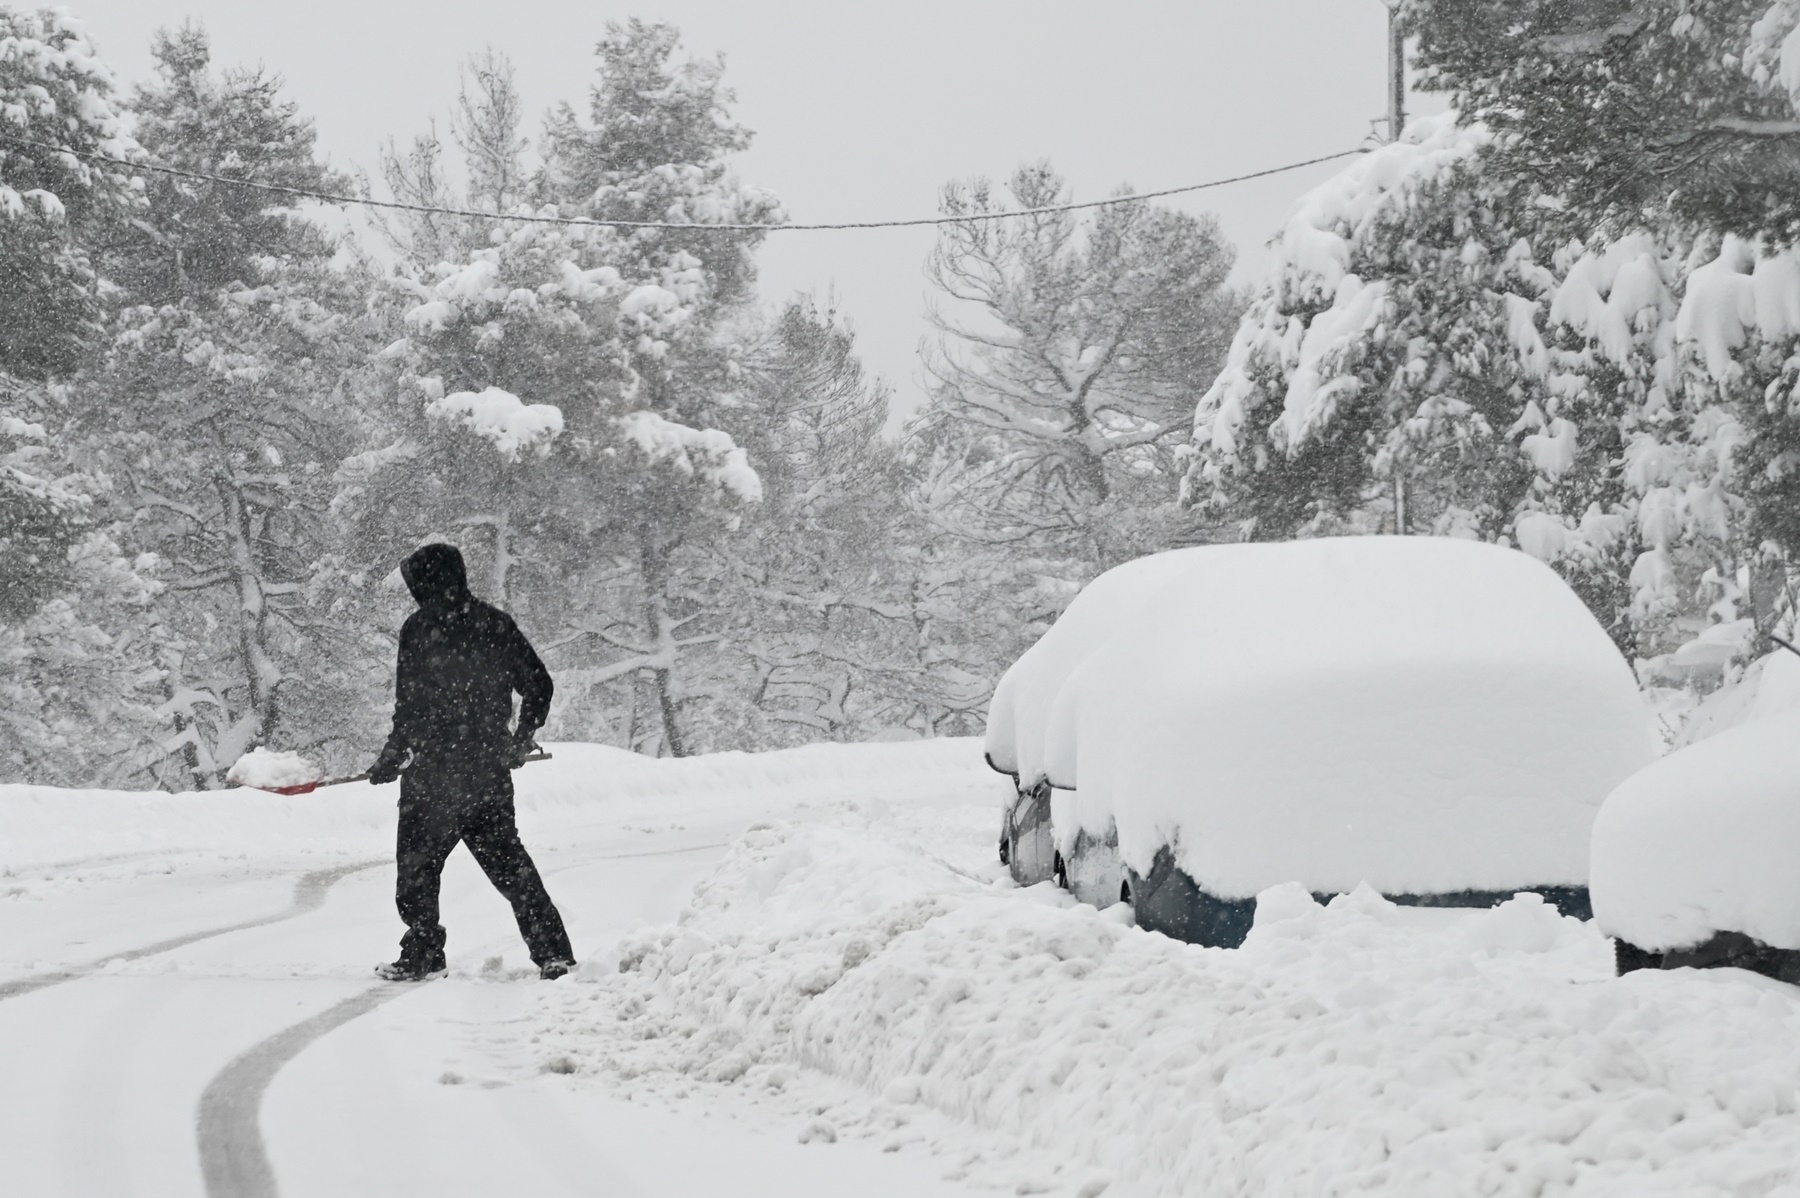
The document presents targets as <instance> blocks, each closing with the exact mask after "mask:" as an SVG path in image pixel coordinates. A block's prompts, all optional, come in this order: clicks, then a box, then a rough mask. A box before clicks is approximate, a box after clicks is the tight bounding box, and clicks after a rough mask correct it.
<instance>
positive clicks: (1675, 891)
mask: <svg viewBox="0 0 1800 1198" xmlns="http://www.w3.org/2000/svg"><path fill="white" fill-rule="evenodd" d="M1796 845H1800V711H1793V710H1789V711H1783V712H1781V713H1779V714H1776V715H1771V716H1769V717H1768V718H1766V719H1758V720H1755V721H1753V722H1750V723H1744V724H1739V725H1738V726H1736V727H1733V728H1729V729H1727V730H1725V731H1723V732H1720V733H1718V734H1717V735H1716V736H1712V737H1709V738H1708V739H1706V740H1703V741H1700V742H1699V743H1697V744H1692V745H1689V746H1687V747H1685V748H1681V749H1677V750H1676V751H1675V752H1673V753H1670V754H1669V755H1668V756H1667V757H1664V758H1662V759H1661V760H1659V761H1657V762H1655V763H1654V764H1652V765H1650V766H1648V767H1647V768H1645V769H1643V770H1641V771H1639V772H1638V773H1636V774H1633V775H1632V776H1631V777H1630V778H1627V779H1626V780H1625V781H1624V782H1623V783H1621V784H1620V785H1619V787H1618V788H1617V789H1616V790H1614V791H1613V792H1612V794H1611V795H1609V796H1608V797H1607V799H1606V802H1605V803H1604V804H1603V805H1602V806H1601V808H1600V814H1599V816H1598V818H1597V819H1596V820H1595V822H1594V843H1593V860H1592V865H1591V879H1592V888H1593V900H1594V919H1595V923H1596V925H1597V926H1598V927H1599V929H1600V930H1601V931H1602V932H1605V933H1606V934H1607V935H1609V936H1611V937H1613V938H1614V943H1615V949H1616V952H1617V958H1618V968H1619V972H1620V973H1621V974H1624V973H1629V972H1631V971H1632V970H1635V969H1645V968H1663V969H1675V968H1679V967H1681V966H1737V967H1739V968H1743V969H1749V970H1753V971H1755V972H1757V973H1762V974H1767V975H1768V976H1770V977H1775V978H1779V979H1780V980H1782V981H1785V982H1794V983H1800V870H1797V869H1796V868H1795V866H1794V849H1795V846H1796Z"/></svg>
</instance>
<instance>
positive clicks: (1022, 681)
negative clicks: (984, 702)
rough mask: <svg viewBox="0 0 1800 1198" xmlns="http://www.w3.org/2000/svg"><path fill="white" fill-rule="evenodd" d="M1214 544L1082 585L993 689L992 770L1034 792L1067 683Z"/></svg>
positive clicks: (1141, 561) (1155, 557) (1138, 562)
mask: <svg viewBox="0 0 1800 1198" xmlns="http://www.w3.org/2000/svg"><path fill="white" fill-rule="evenodd" d="M1211 548H1212V547H1211V546H1199V547H1197V548H1192V549H1172V550H1169V551H1168V552H1166V553H1155V554H1151V555H1150V556H1148V557H1140V558H1136V559H1134V560H1132V561H1129V562H1125V563H1124V564H1122V565H1118V566H1114V567H1113V568H1112V569H1110V570H1108V571H1107V572H1106V573H1104V574H1102V575H1100V577H1098V578H1096V579H1094V581H1092V582H1090V583H1088V584H1087V586H1085V587H1083V588H1082V590H1081V593H1080V594H1079V595H1077V596H1075V598H1074V599H1073V600H1072V601H1071V602H1070V603H1069V606H1068V607H1067V608H1066V609H1065V610H1064V611H1063V613H1062V615H1061V616H1059V617H1057V620H1056V623H1055V624H1052V625H1051V626H1050V630H1049V631H1048V632H1046V633H1044V635H1043V636H1041V637H1039V638H1038V641H1037V643H1036V644H1035V645H1033V646H1032V647H1031V648H1030V649H1027V650H1026V651H1025V652H1024V653H1023V654H1022V655H1021V656H1020V657H1019V660H1018V661H1016V662H1014V663H1013V665H1012V668H1011V669H1009V670H1007V671H1006V673H1005V675H1003V676H1002V677H1001V679H1000V684H999V685H998V686H996V687H995V688H994V697H993V700H992V701H991V702H990V703H989V704H988V721H987V743H986V749H987V758H988V764H990V765H992V766H993V767H994V768H995V769H997V770H1000V771H1001V772H1002V773H1008V774H1016V775H1017V776H1018V778H1019V781H1020V783H1021V784H1022V785H1024V786H1026V787H1030V786H1031V785H1032V784H1033V783H1035V782H1037V781H1038V780H1039V779H1040V778H1042V777H1044V768H1043V744H1044V720H1045V718H1046V717H1047V716H1048V715H1049V714H1050V704H1051V702H1052V701H1053V700H1054V699H1055V697H1056V692H1057V690H1058V688H1060V687H1061V686H1062V684H1063V680H1064V679H1066V678H1068V676H1069V675H1070V674H1071V673H1072V672H1074V670H1075V668H1076V667H1077V666H1079V665H1080V664H1081V663H1082V662H1083V661H1084V660H1086V658H1087V656H1088V654H1090V653H1092V652H1093V651H1094V650H1095V649H1096V648H1097V647H1098V646H1099V645H1100V644H1101V643H1102V642H1104V641H1105V640H1106V639H1107V638H1108V637H1110V636H1112V635H1113V634H1114V633H1116V632H1118V631H1119V630H1120V629H1121V628H1123V627H1125V626H1126V625H1127V624H1129V623H1130V622H1131V617H1132V613H1133V612H1135V611H1136V610H1137V609H1138V608H1140V607H1142V606H1143V605H1144V604H1145V603H1148V602H1149V601H1150V599H1151V597H1152V596H1154V595H1155V594H1156V592H1157V591H1158V590H1160V589H1161V588H1162V586H1163V584H1165V583H1167V582H1168V581H1169V580H1170V579H1172V578H1174V577H1176V576H1177V575H1179V574H1181V573H1182V572H1183V571H1185V570H1189V569H1192V568H1193V566H1194V565H1195V563H1196V562H1197V561H1198V560H1199V558H1198V556H1197V555H1199V554H1202V553H1205V552H1207V551H1208V550H1209V549H1211Z"/></svg>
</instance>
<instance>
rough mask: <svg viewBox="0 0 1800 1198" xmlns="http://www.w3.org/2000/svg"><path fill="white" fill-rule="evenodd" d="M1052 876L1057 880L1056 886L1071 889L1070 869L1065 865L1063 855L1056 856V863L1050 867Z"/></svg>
mask: <svg viewBox="0 0 1800 1198" xmlns="http://www.w3.org/2000/svg"><path fill="white" fill-rule="evenodd" d="M1050 876H1051V877H1053V878H1055V879H1056V884H1057V885H1058V886H1060V887H1062V888H1063V889H1064V890H1067V889H1068V888H1069V867H1068V865H1067V864H1065V863H1064V861H1063V855H1062V854H1061V853H1058V854H1057V855H1056V859H1055V861H1054V862H1052V864H1051V866H1050Z"/></svg>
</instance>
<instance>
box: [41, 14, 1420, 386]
mask: <svg viewBox="0 0 1800 1198" xmlns="http://www.w3.org/2000/svg"><path fill="white" fill-rule="evenodd" d="M68 2H69V4H70V6H71V7H72V8H73V9H74V11H75V12H76V14H77V15H78V16H80V17H82V18H83V19H84V20H85V21H86V23H87V26H88V29H89V31H90V32H91V33H92V35H93V36H94V38H95V39H96V40H97V41H98V42H99V44H100V47H101V49H102V51H103V53H104V54H105V56H106V58H107V59H108V60H109V61H110V62H111V63H112V64H113V67H114V69H115V70H116V71H117V72H118V73H119V75H120V76H121V77H122V78H123V79H124V80H126V81H133V80H136V79H140V78H143V77H144V76H145V75H146V74H147V73H148V71H149V54H148V45H149V39H150V35H151V32H152V31H153V30H154V29H155V28H157V27H158V26H163V25H176V24H179V23H180V22H181V21H182V20H183V19H184V18H189V17H192V18H194V19H197V20H199V21H200V22H201V23H203V24H204V25H205V26H206V28H207V29H208V30H209V31H210V32H211V34H212V37H213V47H214V53H215V57H216V59H217V60H218V61H219V62H220V63H222V64H246V63H262V64H263V65H265V66H267V67H269V68H270V69H272V70H274V71H277V72H279V73H280V74H281V75H283V76H284V77H285V78H286V80H287V83H288V93H289V95H290V96H291V97H292V98H294V99H295V100H297V101H298V102H299V103H300V105H301V107H302V109H303V110H304V111H305V112H306V113H307V114H308V115H310V116H312V117H313V119H314V120H315V121H316V122H317V125H318V131H319V140H320V145H321V147H322V149H323V151H324V152H325V154H326V155H328V156H329V157H330V158H331V160H332V161H333V162H334V163H336V164H338V165H340V166H352V165H354V166H362V167H365V168H369V169H373V167H374V166H375V163H376V159H377V150H378V147H379V146H380V145H381V144H382V142H383V141H384V140H385V139H386V138H387V137H388V136H390V135H392V136H395V137H398V138H400V139H402V140H404V139H406V138H408V137H410V136H411V135H412V134H413V133H415V132H418V131H421V130H423V129H424V128H425V126H426V123H427V122H428V121H429V120H430V119H431V118H432V117H433V116H438V117H440V118H442V117H443V115H444V114H446V113H447V112H448V110H449V108H450V105H451V103H452V100H453V98H454V96H455V93H456V74H457V65H458V64H459V63H460V62H461V61H462V60H463V59H464V58H465V57H466V56H467V55H468V54H469V53H471V52H472V51H475V50H479V49H480V48H482V47H483V46H486V45H492V46H494V47H495V48H497V49H499V50H502V51H504V52H505V53H506V54H508V55H509V56H511V58H512V60H513V62H514V64H515V65H516V67H517V68H518V75H519V81H520V84H521V87H522V90H523V92H524V95H525V99H526V102H527V104H528V106H529V107H530V108H531V109H533V110H541V109H543V108H545V107H548V106H549V105H550V104H551V103H552V102H554V101H556V100H559V99H564V98H568V99H572V100H576V101H583V100H584V99H585V96H586V92H587V87H588V84H589V82H590V80H591V79H592V72H593V62H594V60H593V45H594V43H595V41H596V40H598V38H599V37H600V35H601V33H602V31H603V29H604V26H605V22H606V21H607V20H608V19H609V18H610V19H615V20H622V19H624V18H626V17H629V16H639V17H643V18H646V19H656V20H667V21H670V22H673V23H674V24H676V25H678V26H680V28H681V30H682V32H683V34H684V40H685V44H686V46H687V48H688V49H689V50H690V51H693V52H697V53H712V52H714V51H723V52H724V53H725V55H726V64H727V66H726V79H727V81H728V82H729V83H730V85H731V86H732V87H733V88H734V89H735V90H736V92H737V97H738V106H737V113H738V116H739V118H740V119H741V120H742V122H743V123H745V124H746V125H748V126H749V127H750V128H752V129H754V130H756V141H755V144H754V145H753V146H752V147H751V149H750V150H749V151H748V152H747V153H745V154H744V155H743V156H742V158H741V160H740V163H739V174H740V175H741V176H742V177H743V178H744V179H745V180H746V181H747V182H750V183H754V184H756V185H757V186H759V187H764V188H767V189H769V190H771V191H774V192H775V193H776V194H778V195H779V196H781V198H782V200H783V202H784V203H785V204H786V206H787V209H788V211H789V213H790V214H791V216H792V218H793V219H794V220H800V221H812V220H831V219H886V218H896V217H912V216H921V215H930V214H932V213H933V212H934V211H935V208H936V199H937V193H938V189H939V187H940V186H941V185H942V184H943V183H944V182H945V181H947V180H949V179H953V178H963V177H968V176H972V175H989V176H1003V175H1005V174H1007V173H1009V172H1010V171H1011V170H1012V169H1013V168H1014V167H1015V166H1017V165H1018V164H1020V163H1021V162H1025V161H1028V160H1031V159H1035V158H1038V157H1046V156H1047V157H1049V158H1050V159H1051V160H1052V161H1053V162H1054V163H1055V164H1056V166H1057V167H1058V168H1059V169H1060V170H1061V171H1062V172H1063V174H1064V175H1065V176H1067V177H1068V178H1069V180H1070V181H1071V183H1072V184H1073V186H1074V189H1075V193H1076V196H1077V198H1079V199H1093V198H1099V197H1101V196H1103V195H1105V194H1106V193H1108V192H1110V191H1111V190H1112V189H1113V188H1114V187H1116V186H1118V185H1119V184H1121V183H1127V182H1128V183H1130V184H1131V185H1132V186H1134V187H1136V188H1138V189H1139V190H1144V191H1148V190H1154V189H1158V188H1163V187H1173V186H1179V185H1182V184H1186V183H1194V182H1201V181H1204V180H1207V179H1213V178H1219V177H1223V176H1227V175H1235V174H1241V173H1244V172H1248V171H1252V170H1258V169H1262V168H1264V167H1269V166H1275V165H1279V164H1281V163H1285V162H1290V161H1295V160H1300V159H1306V158H1312V157H1316V156H1318V155H1321V154H1328V153H1331V152H1332V151H1335V150H1339V149H1346V148H1349V147H1353V146H1355V145H1357V144H1358V143H1359V142H1361V141H1362V140H1363V138H1364V137H1365V136H1367V134H1368V133H1369V128H1370V121H1371V120H1374V119H1376V118H1378V117H1380V116H1381V115H1382V111H1383V104H1384V99H1383V88H1382V78H1383V73H1384V69H1385V58H1384V55H1385V44H1386V43H1385V31H1386V23H1387V8H1386V6H1385V5H1384V4H1383V3H1382V2H1381V0H891V2H888V3H881V4H876V3H871V2H869V0H638V2H637V3H635V4H631V5H626V6H620V7H616V8H615V7H610V6H604V5H599V4H595V3H593V2H592V0H68ZM440 123H442V122H441V121H440ZM531 132H535V130H531ZM1333 169H1336V168H1334V167H1331V166H1323V167H1314V168H1311V169H1309V170H1304V171H1298V172H1295V173H1293V174H1289V175H1285V176H1281V177H1278V178H1275V179H1270V180H1262V181H1258V182H1254V183H1247V184H1239V185H1236V186H1233V187H1229V188H1225V189H1221V190H1217V191H1210V192H1203V193H1200V194H1199V195H1196V196H1193V197H1186V198H1184V199H1182V200H1181V201H1179V203H1180V204H1181V206H1183V207H1185V208H1188V209H1190V210H1193V211H1212V212H1215V213H1217V214H1218V216H1219V218H1220V220H1221V221H1222V223H1223V226H1224V229H1225V232H1226V233H1227V235H1228V236H1230V237H1231V238H1232V239H1233V240H1234V241H1235V242H1236V243H1237V245H1238V247H1239V253H1240V270H1239V274H1240V276H1242V277H1249V276H1250V275H1253V274H1255V273H1256V272H1257V271H1259V270H1260V267H1261V264H1262V262H1263V260H1264V254H1263V250H1262V244H1263V242H1264V240H1265V239H1266V238H1267V237H1268V235H1269V233H1270V232H1271V231H1272V230H1273V229H1274V227H1275V225H1276V223H1277V221H1279V219H1280V218H1281V215H1282V213H1283V212H1284V211H1285V210H1286V208H1287V206H1288V205H1289V204H1290V203H1291V202H1292V201H1293V199H1294V198H1295V197H1297V196H1298V195H1299V194H1300V193H1301V192H1303V191H1304V190H1305V189H1306V188H1307V187H1309V186H1311V185H1312V184H1314V183H1316V182H1317V181H1318V180H1320V179H1321V178H1323V177H1325V176H1326V175H1327V174H1328V173H1329V172H1330V171H1332V170H1333ZM931 242H932V235H931V233H930V232H929V231H927V230H918V229H911V230H894V231H876V232H834V233H784V234H776V235H774V236H772V237H770V238H769V239H768V241H767V243H766V245H765V248H764V249H763V251H762V255H761V263H762V277H763V290H764V293H765V295H766V296H768V297H769V298H770V299H771V300H773V299H777V298H780V297H782V296H784V295H786V294H787V293H790V292H793V291H796V290H812V291H817V292H819V293H821V294H822V293H824V292H825V291H827V290H828V289H831V288H835V289H836V292H837V294H838V296H839V298H840V301H841V306H842V309H843V310H844V311H845V312H846V313H847V314H848V315H849V316H850V317H851V318H852V319H853V321H854V322H855V324H856V326H857V329H858V331H859V333H860V337H861V341H862V346H863V353H864V357H865V359H866V360H867V361H868V362H869V364H870V365H871V366H872V367H873V368H874V369H876V370H877V371H878V372H880V373H881V374H883V375H884V376H886V377H887V378H888V379H889V381H890V382H891V383H892V384H893V385H894V387H895V388H896V390H897V391H898V392H899V393H900V394H899V398H900V401H901V402H902V403H903V404H905V405H907V406H911V404H912V403H915V402H917V398H918V391H919V387H920V383H919V373H920V372H919V370H918V366H917V350H918V345H919V342H920V340H921V338H923V337H924V336H925V335H926V329H925V325H924V322H923V311H924V305H925V283H924V278H923V274H922V267H923V263H924V261H925V257H926V254H927V252H928V251H929V249H930V247H931Z"/></svg>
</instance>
